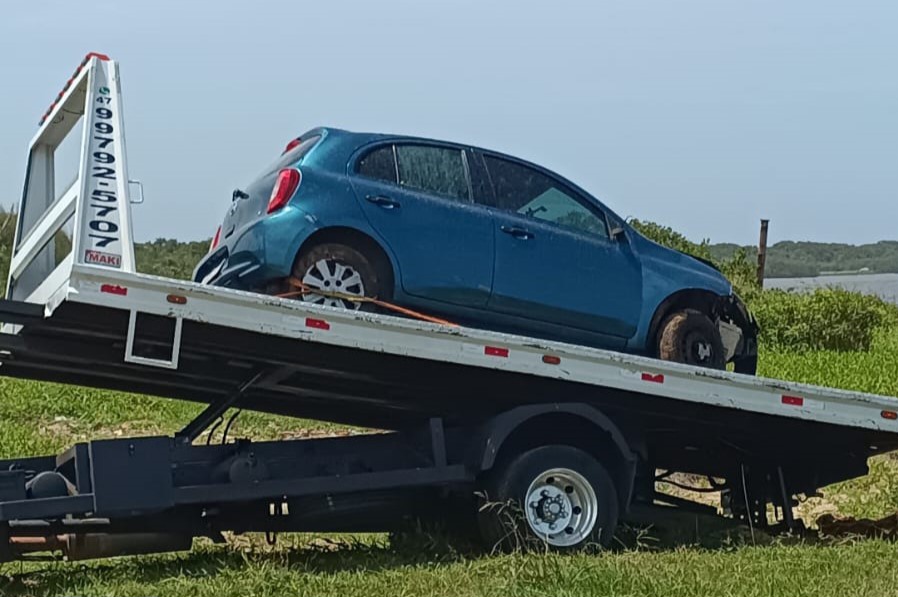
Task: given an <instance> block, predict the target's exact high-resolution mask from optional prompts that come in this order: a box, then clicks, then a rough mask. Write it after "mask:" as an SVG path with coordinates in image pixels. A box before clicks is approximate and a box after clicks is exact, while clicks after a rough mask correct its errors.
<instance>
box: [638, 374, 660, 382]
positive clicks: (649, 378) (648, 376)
mask: <svg viewBox="0 0 898 597" xmlns="http://www.w3.org/2000/svg"><path fill="white" fill-rule="evenodd" d="M642 381H649V382H652V383H664V374H663V373H658V374H657V375H653V374H651V373H643V374H642Z"/></svg>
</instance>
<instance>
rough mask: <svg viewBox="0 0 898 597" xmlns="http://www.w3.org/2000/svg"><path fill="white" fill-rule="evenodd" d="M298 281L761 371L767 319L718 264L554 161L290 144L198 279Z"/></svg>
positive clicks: (282, 285) (253, 285) (342, 135)
mask: <svg viewBox="0 0 898 597" xmlns="http://www.w3.org/2000/svg"><path fill="white" fill-rule="evenodd" d="M291 276H292V277H295V278H297V279H299V280H301V281H302V282H303V284H305V285H306V286H307V287H309V288H312V289H318V290H322V291H334V292H339V293H342V294H344V295H364V296H370V297H377V298H380V299H382V300H387V301H390V302H393V303H396V304H399V305H402V306H405V307H409V308H413V309H418V310H419V311H423V312H426V313H429V314H434V315H440V316H443V317H446V318H448V319H451V320H453V321H456V322H458V323H460V324H463V325H469V326H473V327H481V328H488V329H493V330H497V331H505V332H511V333H520V334H525V335H529V336H537V337H541V338H546V339H552V340H560V341H564V342H570V343H575V344H585V345H590V346H596V347H600V348H606V349H611V350H618V351H625V352H630V353H636V354H643V355H649V356H653V357H657V358H662V359H666V360H672V361H678V362H685V363H690V364H693V365H700V366H705V367H712V368H718V369H722V368H725V367H726V365H727V363H733V368H734V369H735V370H736V371H739V372H743V373H754V372H755V369H756V365H757V326H756V324H755V321H754V319H753V318H752V316H751V314H750V313H749V312H748V310H747V309H746V307H745V306H744V305H743V304H742V302H741V301H740V300H739V299H738V298H737V297H736V296H735V295H734V293H733V288H732V285H731V284H730V283H729V282H728V281H727V279H726V278H725V277H724V276H723V275H722V274H721V273H720V272H719V271H718V270H716V269H715V268H714V267H713V266H712V265H711V264H708V263H705V262H702V261H700V260H698V259H695V258H693V257H690V256H687V255H685V254H683V253H679V252H677V251H673V250H671V249H668V248H665V247H662V246H660V245H658V244H656V243H654V242H652V241H650V240H648V239H647V238H645V237H644V236H642V235H640V234H639V233H638V232H637V231H636V230H634V229H633V228H631V227H630V226H629V225H628V224H627V223H626V222H625V221H624V220H622V219H621V218H619V217H618V216H617V215H616V214H615V213H614V212H612V211H611V210H610V209H608V207H606V206H605V205H603V204H602V203H601V202H599V201H598V200H596V199H595V198H594V197H592V196H591V195H590V194H589V193H587V192H586V191H584V190H583V189H581V188H579V187H577V186H576V185H574V184H573V183H571V182H570V181H568V180H565V179H564V178H562V177H560V176H558V175H557V174H555V173H553V172H550V171H548V170H546V169H545V168H541V167H539V166H537V165H535V164H531V163H528V162H525V161H522V160H520V159H517V158H514V157H511V156H508V155H502V154H499V153H496V152H493V151H488V150H484V149H478V148H475V147H471V146H468V145H463V144H458V143H448V142H443V141H434V140H429V139H419V138H413V137H404V136H392V135H382V134H368V133H364V134H362V133H352V132H348V131H343V130H338V129H333V128H319V129H314V130H312V131H309V132H308V133H306V134H304V135H302V136H301V137H299V138H298V139H295V140H294V141H291V142H290V144H288V146H287V149H286V150H285V152H284V153H283V155H282V156H281V157H280V158H279V159H278V160H277V161H276V162H275V163H274V164H273V165H272V166H271V167H269V168H267V169H266V170H265V171H264V172H263V173H262V175H261V176H260V177H259V178H257V179H256V180H255V181H254V182H252V183H251V184H250V185H249V186H247V187H246V188H245V189H244V190H240V189H238V190H235V191H234V194H233V197H232V202H231V205H230V208H229V209H228V212H227V215H226V216H225V219H224V222H223V223H222V225H221V227H220V228H219V230H218V232H216V234H215V238H214V239H213V242H212V247H211V250H210V252H209V254H208V255H207V256H206V257H205V258H204V259H203V260H202V262H201V263H200V264H199V265H198V266H197V268H196V270H195V272H194V278H195V280H196V281H198V282H203V283H208V284H215V285H221V286H227V287H233V288H239V289H245V290H256V291H261V292H267V293H271V294H276V293H283V292H286V291H287V290H288V289H289V287H288V280H289V279H290V277H291ZM298 300H305V301H310V302H315V303H319V304H326V305H331V306H336V307H344V308H350V309H358V308H360V304H359V303H358V302H353V301H350V300H345V299H341V298H335V295H334V294H331V295H330V296H323V295H318V294H314V293H308V294H305V295H303V296H302V297H301V298H299V299H298ZM366 306H367V304H366Z"/></svg>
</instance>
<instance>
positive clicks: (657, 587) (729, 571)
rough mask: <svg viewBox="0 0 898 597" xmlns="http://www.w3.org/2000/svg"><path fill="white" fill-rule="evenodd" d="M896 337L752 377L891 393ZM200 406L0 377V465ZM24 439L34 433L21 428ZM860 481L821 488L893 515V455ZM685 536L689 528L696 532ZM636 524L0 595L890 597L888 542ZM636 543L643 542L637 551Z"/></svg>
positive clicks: (252, 430) (224, 559)
mask: <svg viewBox="0 0 898 597" xmlns="http://www.w3.org/2000/svg"><path fill="white" fill-rule="evenodd" d="M896 372H898V333H894V332H892V333H881V334H879V335H878V336H877V338H876V341H875V342H874V346H873V349H872V350H871V351H870V352H867V353H836V352H833V353H828V352H814V353H807V354H801V355H795V354H788V353H775V352H766V353H764V354H763V355H762V360H761V373H762V374H763V375H766V376H772V377H780V378H785V379H793V380H798V381H805V382H810V383H819V384H824V385H830V386H833V387H844V388H850V389H855V390H863V391H869V392H876V393H882V394H889V395H893V396H898V382H896V380H895V378H896V377H898V376H896V375H895V373H896ZM199 408H200V406H199V405H196V404H190V403H182V402H176V401H170V400H161V399H154V398H148V397H143V396H135V395H129V394H124V393H116V392H101V391H96V390H86V389H78V388H71V387H66V386H58V385H53V384H38V383H33V382H23V381H17V380H9V379H2V378H0V457H8V456H12V455H25V454H40V453H53V452H55V451H58V450H60V449H62V448H64V447H66V446H68V445H70V444H71V443H72V442H73V441H79V440H84V439H87V438H93V437H113V436H116V435H126V434H131V435H133V434H151V433H172V432H173V431H175V430H177V429H178V428H179V427H180V426H181V425H183V424H184V422H186V421H187V420H189V419H190V417H192V416H193V415H194V414H196V412H198V410H199ZM35 430H37V432H35ZM304 430H305V431H306V432H308V431H312V432H315V431H333V430H335V427H334V426H330V425H327V424H323V423H319V422H311V421H298V420H294V419H288V418H283V417H274V416H266V415H259V414H256V413H243V415H241V417H240V418H239V419H238V423H237V424H236V425H235V427H234V430H233V431H232V435H236V436H253V437H265V438H271V437H279V436H282V435H284V434H292V433H298V432H301V431H304ZM871 467H872V470H871V474H870V475H868V476H867V477H865V478H863V479H859V480H855V481H852V482H848V483H842V484H839V485H836V486H833V487H831V488H828V489H827V490H825V492H824V493H825V495H826V499H827V500H828V501H829V503H830V504H831V505H834V506H836V507H838V508H839V510H840V511H841V512H843V513H846V514H852V515H855V516H877V517H878V516H882V515H885V514H888V513H892V512H895V511H896V510H898V460H896V459H893V458H890V457H888V456H886V457H879V458H877V459H874V460H873V461H872V463H871ZM696 529H698V526H697V523H696ZM653 532H655V531H653V530H652V529H650V530H649V531H648V532H647V536H643V537H642V539H641V540H640V541H639V543H638V546H637V547H633V546H632V543H630V545H631V547H629V548H627V549H623V548H619V549H617V550H615V551H613V552H609V553H603V554H599V555H575V556H555V555H508V556H486V555H482V554H476V553H460V552H457V551H454V550H452V549H448V548H444V547H438V546H431V545H427V544H424V545H419V546H413V547H409V546H407V545H404V546H403V545H399V546H396V547H394V546H391V544H390V543H389V542H388V541H387V539H386V538H385V537H383V536H379V535H377V536H369V537H364V538H357V539H348V540H346V539H339V540H337V541H336V542H324V541H322V539H321V538H320V537H318V538H316V537H315V536H309V535H289V536H286V537H285V541H283V542H282V544H281V545H280V546H279V547H277V548H268V547H267V546H264V545H262V543H261V542H259V541H257V540H253V539H250V540H246V539H243V540H241V541H239V542H232V543H231V544H230V545H229V546H227V547H213V546H210V545H205V544H203V545H201V546H199V547H198V548H197V549H195V550H194V551H193V552H191V553H188V554H179V555H164V556H148V557H134V558H122V559H117V560H108V561H102V562H94V563H88V564H79V563H62V562H52V563H44V564H35V563H28V564H25V563H18V562H17V563H10V564H5V565H2V566H0V595H2V596H10V597H12V596H19V595H28V596H32V595H33V596H43V595H47V596H50V595H116V596H129V595H141V596H143V595H165V596H167V597H168V596H170V597H177V596H181V595H183V596H190V597H194V596H204V595H210V596H212V595H214V596H216V597H220V596H228V595H235V596H237V595H239V596H241V597H244V596H254V597H261V596H267V595H272V596H275V595H276V596H281V595H306V594H308V595H346V596H351V595H380V594H382V595H391V596H392V595H459V596H466V595H524V596H526V595H664V596H679V595H683V596H687V595H689V596H691V595H695V596H705V595H715V596H724V595H745V596H750V595H759V596H760V595H841V596H846V597H847V596H854V595H858V596H859V595H876V596H879V595H898V566H896V565H895V562H898V544H894V543H889V542H883V541H863V540H857V541H850V542H843V543H826V544H823V543H819V542H816V541H806V542H792V543H789V542H786V541H782V540H776V541H774V542H773V543H772V544H768V545H764V546H760V545H759V546H753V545H751V542H750V540H748V539H746V535H745V534H744V533H742V534H736V535H735V536H734V537H733V538H730V536H729V535H722V536H721V537H720V538H719V539H715V540H714V541H710V542H709V541H705V540H702V541H700V543H701V544H702V545H711V546H712V547H711V548H708V547H698V546H695V545H690V543H694V541H689V540H687V541H685V542H683V541H678V542H672V543H666V544H664V545H663V546H659V545H658V543H656V542H653V541H651V539H652V533H653ZM646 546H652V548H651V549H648V548H647V547H646Z"/></svg>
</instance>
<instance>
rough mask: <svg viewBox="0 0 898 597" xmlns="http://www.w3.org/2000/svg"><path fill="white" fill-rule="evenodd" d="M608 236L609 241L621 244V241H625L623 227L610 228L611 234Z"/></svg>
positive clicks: (625, 236)
mask: <svg viewBox="0 0 898 597" xmlns="http://www.w3.org/2000/svg"><path fill="white" fill-rule="evenodd" d="M609 234H610V235H611V240H615V241H618V242H623V241H625V240H627V235H626V234H624V227H623V226H612V227H611V232H610V233H609Z"/></svg>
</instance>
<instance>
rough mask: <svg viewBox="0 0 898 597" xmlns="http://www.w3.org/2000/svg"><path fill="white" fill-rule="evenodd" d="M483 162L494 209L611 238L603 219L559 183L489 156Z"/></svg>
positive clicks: (536, 172) (598, 213)
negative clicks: (493, 194) (491, 188)
mask: <svg viewBox="0 0 898 597" xmlns="http://www.w3.org/2000/svg"><path fill="white" fill-rule="evenodd" d="M483 159H484V162H485V163H486V167H487V170H488V171H489V175H490V180H491V181H492V183H493V188H494V189H495V200H494V202H493V207H496V208H498V209H502V210H505V211H513V212H516V213H519V214H521V215H524V216H528V217H531V218H536V219H537V220H543V221H546V222H552V223H553V224H557V225H559V226H563V227H565V228H571V229H574V230H577V231H579V232H585V233H587V234H591V235H593V236H598V237H601V238H608V237H609V235H608V225H607V222H606V221H605V217H604V215H601V212H597V211H593V210H591V209H589V208H587V207H586V206H585V205H583V203H581V202H580V201H579V200H578V199H577V198H576V197H575V196H574V195H573V194H572V193H571V192H570V191H569V190H568V189H567V188H566V187H565V186H564V185H563V184H561V183H560V182H558V181H556V180H554V179H552V178H551V177H549V176H546V175H545V174H543V173H542V172H539V171H537V170H534V169H533V168H528V167H527V166H524V165H522V164H518V163H516V162H512V161H509V160H503V159H501V158H497V157H493V156H489V155H485V156H483Z"/></svg>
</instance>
